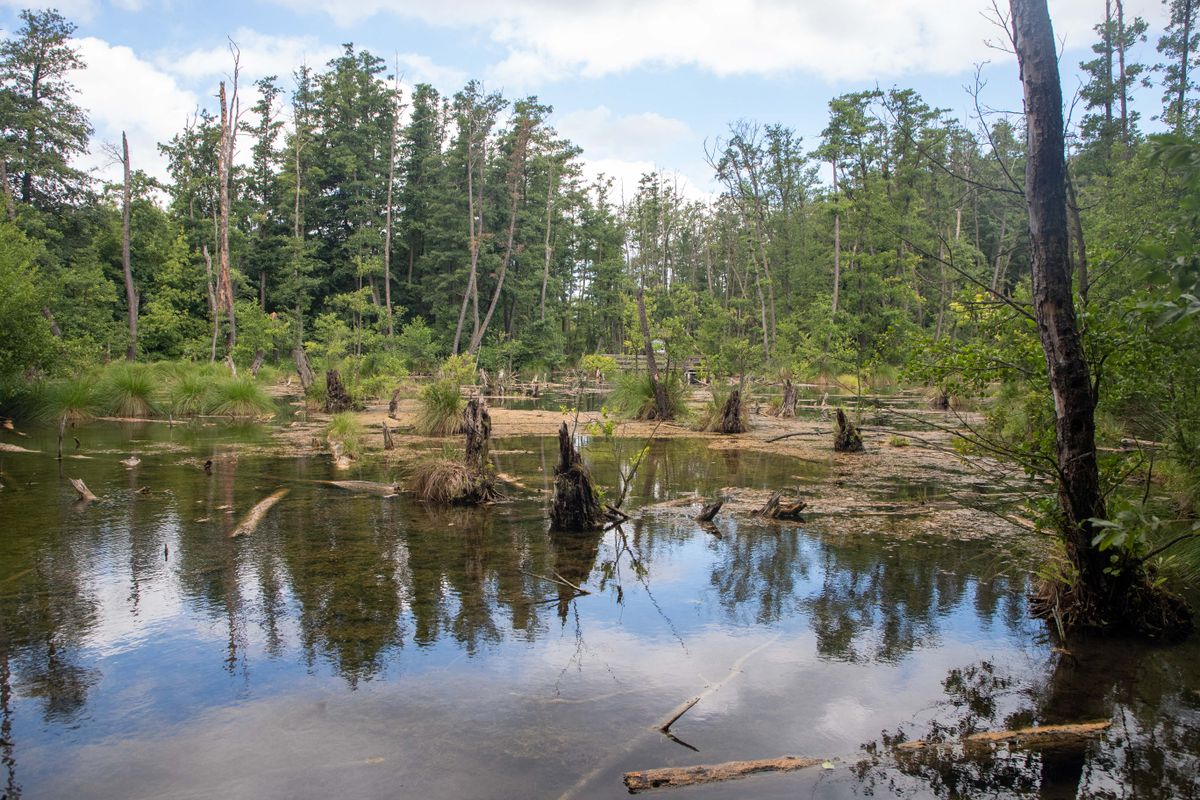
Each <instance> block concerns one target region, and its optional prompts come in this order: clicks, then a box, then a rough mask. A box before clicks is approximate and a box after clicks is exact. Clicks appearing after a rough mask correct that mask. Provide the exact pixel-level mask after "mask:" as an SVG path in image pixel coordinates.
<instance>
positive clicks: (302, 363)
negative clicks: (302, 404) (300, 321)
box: [292, 345, 316, 392]
mask: <svg viewBox="0 0 1200 800" xmlns="http://www.w3.org/2000/svg"><path fill="white" fill-rule="evenodd" d="M292 360H293V361H295V362H296V372H297V373H299V375H300V388H301V389H303V390H304V391H305V392H307V391H308V390H309V389H311V388H312V385H313V384H314V383H315V382H316V377H315V376H314V375H313V371H312V367H310V366H309V365H308V355H307V354H306V353H305V352H304V347H302V346H300V345H297V346H296V347H295V348H294V349H293V350H292Z"/></svg>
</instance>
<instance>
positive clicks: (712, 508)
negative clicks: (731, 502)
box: [696, 498, 725, 522]
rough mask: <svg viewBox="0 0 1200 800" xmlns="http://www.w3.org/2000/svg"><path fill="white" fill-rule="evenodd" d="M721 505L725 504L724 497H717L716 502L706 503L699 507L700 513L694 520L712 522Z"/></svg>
mask: <svg viewBox="0 0 1200 800" xmlns="http://www.w3.org/2000/svg"><path fill="white" fill-rule="evenodd" d="M723 505H725V500H724V498H718V499H717V501H716V502H714V503H708V504H706V505H705V506H704V507H703V508H701V509H700V514H699V515H698V516H697V517H696V522H712V521H713V519H714V518H715V517H716V516H717V514H718V512H720V510H721V506H723Z"/></svg>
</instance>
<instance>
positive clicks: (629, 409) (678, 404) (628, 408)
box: [608, 372, 687, 419]
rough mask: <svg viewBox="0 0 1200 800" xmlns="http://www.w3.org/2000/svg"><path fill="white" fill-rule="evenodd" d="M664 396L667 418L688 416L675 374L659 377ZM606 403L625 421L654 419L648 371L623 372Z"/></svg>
mask: <svg viewBox="0 0 1200 800" xmlns="http://www.w3.org/2000/svg"><path fill="white" fill-rule="evenodd" d="M662 384H663V388H664V389H665V390H666V394H667V415H666V416H667V418H668V419H678V418H680V417H683V416H686V413H687V402H686V401H687V390H686V388H685V387H684V385H683V380H682V379H681V378H680V377H679V375H678V374H677V373H674V372H671V373H667V374H665V375H663V376H662ZM608 404H609V405H610V406H611V407H612V408H613V410H615V411H616V412H617V414H618V415H620V416H622V417H626V418H628V419H655V417H656V411H657V410H656V408H655V405H654V384H653V383H652V382H651V381H650V374H649V373H648V372H622V373H620V374H619V375H617V378H616V380H615V381H614V383H613V390H612V393H611V394H610V395H609V396H608Z"/></svg>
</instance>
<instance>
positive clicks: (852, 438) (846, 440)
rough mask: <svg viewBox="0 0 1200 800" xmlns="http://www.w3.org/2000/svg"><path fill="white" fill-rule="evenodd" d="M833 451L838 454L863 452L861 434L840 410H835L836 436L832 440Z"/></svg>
mask: <svg viewBox="0 0 1200 800" xmlns="http://www.w3.org/2000/svg"><path fill="white" fill-rule="evenodd" d="M833 449H834V450H836V451H837V452H839V453H861V452H862V450H863V441H862V434H861V433H859V432H858V428H856V427H854V423H853V422H851V421H850V420H849V419H847V418H846V412H844V411H842V410H841V409H840V408H839V409H838V410H837V434H836V435H835V436H834V439H833Z"/></svg>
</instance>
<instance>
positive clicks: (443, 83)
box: [0, 0, 1164, 195]
mask: <svg viewBox="0 0 1200 800" xmlns="http://www.w3.org/2000/svg"><path fill="white" fill-rule="evenodd" d="M0 5H2V6H3V8H2V9H0V24H2V25H3V27H4V29H5V31H6V33H7V32H11V31H13V30H15V28H16V27H17V25H18V24H19V21H18V19H17V13H18V10H19V9H20V8H21V7H24V6H27V5H30V3H28V2H19V1H18V2H10V0H0ZM48 5H55V6H57V7H58V8H59V9H60V10H61V11H62V12H63V13H64V14H65V15H66V16H67V17H68V18H69V19H71V20H73V21H74V22H75V23H76V24H77V25H78V30H77V31H76V37H77V44H78V46H79V48H80V50H81V51H82V53H83V55H84V57H85V59H86V60H87V62H88V65H89V68H88V70H87V71H86V72H85V73H83V74H80V75H77V76H76V81H75V82H76V84H77V85H78V86H79V89H80V102H81V103H82V105H84V106H85V107H86V108H88V109H89V110H90V111H91V112H92V120H93V124H94V125H95V127H96V134H97V135H96V140H97V142H96V144H95V145H94V146H93V151H94V153H93V155H92V156H90V157H89V158H88V159H86V161H85V165H86V166H88V167H89V168H94V169H96V170H97V171H98V173H99V174H101V175H102V176H108V175H111V174H114V172H113V169H114V168H113V166H112V165H109V164H106V163H105V157H104V156H103V155H102V153H101V147H100V146H99V145H100V143H101V142H104V141H115V140H117V139H119V137H120V132H121V130H127V131H128V132H129V137H130V146H131V150H132V153H131V155H132V159H133V160H134V163H135V166H136V165H137V164H139V163H140V164H141V165H142V167H143V168H145V169H147V170H148V171H150V172H152V173H155V174H159V175H161V174H162V167H163V165H162V161H161V158H160V157H159V156H158V154H157V152H156V151H155V147H154V145H155V143H156V142H158V141H160V140H163V139H166V138H169V137H170V135H171V134H172V133H174V132H175V131H177V130H179V129H180V128H181V127H182V126H183V124H184V122H185V120H186V118H187V116H188V114H189V113H190V112H191V111H193V110H194V109H195V108H196V107H197V105H203V106H206V107H209V108H211V107H213V103H214V101H213V100H212V95H213V94H214V92H215V88H216V85H217V82H218V81H219V80H220V79H221V78H222V77H224V76H225V75H226V74H227V73H228V71H229V69H230V65H231V61H230V58H229V54H228V49H227V37H232V38H233V39H234V40H235V41H237V43H238V45H239V47H240V48H241V51H242V70H243V77H244V79H245V82H246V84H247V85H248V83H249V81H251V80H253V79H254V78H256V77H259V76H261V75H265V74H280V76H281V77H286V76H288V75H289V73H290V72H291V70H292V69H294V68H295V66H297V65H298V64H299V63H300V61H301V59H305V60H307V61H308V63H309V64H310V65H315V66H319V65H321V64H323V63H324V62H325V61H326V60H327V59H328V58H330V57H331V56H333V55H334V54H335V53H336V52H337V51H338V49H339V47H340V45H341V44H342V43H344V42H353V43H355V45H357V46H360V47H366V48H368V49H370V50H372V51H373V52H374V53H376V54H377V55H379V56H381V57H382V58H384V59H385V60H387V61H389V62H392V61H394V60H398V61H399V63H400V69H401V72H402V74H403V75H404V77H405V79H406V81H407V82H409V83H412V82H416V81H425V82H429V83H432V84H434V85H435V86H436V87H437V88H438V89H439V90H441V91H443V92H446V93H453V92H454V91H455V90H457V89H458V88H460V87H461V85H462V83H463V82H464V81H465V80H466V79H468V78H480V79H482V80H484V81H485V83H486V85H487V87H488V88H490V89H500V90H503V91H504V93H505V94H506V96H508V97H510V98H513V97H517V96H523V95H527V94H536V95H537V96H538V97H539V98H540V99H541V100H542V101H543V102H545V103H548V104H550V105H552V106H553V107H554V109H555V116H554V119H553V123H554V124H555V125H556V127H557V128H558V129H559V131H560V132H561V133H563V134H564V135H566V136H568V137H569V138H571V139H572V140H573V141H575V142H576V143H577V144H579V145H581V146H582V147H583V148H584V156H585V158H586V160H587V162H588V164H589V169H590V170H591V171H593V172H595V171H605V172H607V173H609V174H612V175H614V176H616V177H618V178H619V179H621V180H623V181H624V182H625V185H626V187H627V188H629V189H631V188H632V184H633V183H634V182H636V179H637V176H638V174H640V173H641V172H642V171H645V170H648V169H651V168H657V169H659V170H661V171H665V172H676V173H678V174H679V176H680V180H681V183H682V185H683V186H684V187H685V188H686V190H688V191H690V192H693V193H695V194H697V195H703V194H705V193H707V192H709V191H711V189H712V185H711V183H710V178H709V175H708V170H707V168H706V167H705V165H704V145H705V142H706V141H711V140H712V139H713V138H715V137H717V136H720V135H721V134H722V132H723V131H725V130H726V128H727V126H728V124H729V123H730V122H732V121H735V120H738V119H742V118H745V119H752V120H757V121H760V122H764V123H765V122H781V123H784V124H786V125H789V126H791V127H793V128H795V129H796V130H797V132H798V133H799V134H800V135H802V136H803V137H804V140H805V142H806V143H807V144H809V145H810V146H811V145H815V144H816V143H817V141H818V139H819V135H820V131H821V130H822V128H823V127H824V126H825V121H826V113H827V103H828V100H829V99H830V98H831V97H833V96H835V95H837V94H840V93H842V92H847V91H856V90H859V89H864V88H871V87H874V86H876V85H878V86H881V87H882V88H889V87H891V86H903V87H911V88H914V89H916V90H917V91H918V92H920V93H921V94H922V95H923V96H924V97H925V99H926V100H927V101H928V102H930V103H931V104H933V105H935V106H938V107H943V108H947V109H950V110H951V111H953V112H955V113H956V114H957V115H958V116H960V117H961V118H963V119H964V120H967V121H968V124H973V123H971V122H970V120H969V119H968V117H969V114H970V113H971V101H970V98H969V97H968V96H967V94H966V92H965V91H964V86H965V85H967V84H970V83H972V82H973V76H974V65H975V64H978V63H982V62H990V63H989V64H988V65H987V66H986V67H985V69H984V74H985V77H986V78H987V80H988V86H987V88H986V90H985V95H984V96H985V99H986V101H987V102H988V104H989V105H991V106H994V107H998V108H1012V109H1019V108H1020V87H1019V85H1018V83H1017V76H1016V67H1015V63H1014V62H1013V60H1012V58H1011V56H1009V55H1007V54H1005V53H1002V52H998V51H996V50H994V49H991V48H989V47H988V46H987V44H986V42H987V40H989V39H992V40H995V39H996V38H997V37H999V36H1000V35H1001V32H1000V31H999V30H997V29H996V28H995V27H993V26H992V25H991V24H990V23H989V22H988V21H987V20H986V19H985V13H984V12H986V11H987V9H988V8H989V6H990V0H818V1H814V0H593V1H592V2H563V1H562V0H498V1H494V0H439V1H438V2H428V1H426V2H421V1H420V0H357V1H356V0H268V1H266V2H263V1H261V0H244V2H238V3H233V2H226V1H225V0H217V1H216V2H195V1H194V0H116V2H107V1H105V0H61V2H58V3H51V4H48ZM1000 5H1001V6H1002V7H1005V6H1006V3H1005V2H1001V3H1000ZM1125 5H1126V15H1127V16H1130V17H1131V16H1134V15H1141V16H1143V17H1145V18H1146V19H1147V20H1149V21H1150V23H1151V28H1152V30H1151V38H1150V41H1149V42H1147V43H1146V44H1145V45H1142V46H1141V48H1140V50H1141V52H1140V53H1139V54H1135V55H1136V56H1138V57H1139V58H1140V60H1142V61H1144V62H1149V63H1153V62H1154V61H1155V60H1157V59H1156V55H1157V54H1156V53H1155V51H1154V42H1155V40H1156V38H1157V31H1158V29H1159V28H1160V27H1161V25H1162V22H1163V18H1164V10H1163V7H1162V3H1161V2H1159V0H1126V3H1125ZM1050 12H1051V16H1052V18H1053V21H1054V24H1055V31H1056V34H1057V35H1058V36H1059V38H1060V40H1062V42H1063V46H1064V52H1063V62H1062V63H1063V73H1064V92H1065V93H1066V94H1067V95H1068V96H1069V95H1070V94H1071V93H1072V92H1073V91H1074V89H1075V88H1076V87H1077V85H1078V78H1077V74H1078V69H1077V65H1078V63H1079V61H1080V60H1081V59H1083V58H1085V57H1089V55H1090V54H1089V52H1088V47H1089V46H1090V44H1091V42H1092V41H1093V39H1094V34H1093V33H1092V30H1091V28H1092V26H1093V25H1094V24H1096V23H1097V22H1099V21H1100V20H1101V19H1102V18H1103V14H1104V0H1051V2H1050ZM245 105H246V106H249V105H250V102H249V101H247V102H246V104H245ZM1135 105H1136V107H1138V108H1139V109H1140V110H1141V111H1142V114H1143V117H1144V118H1145V119H1147V120H1148V119H1149V118H1150V117H1151V116H1152V115H1153V114H1154V113H1155V112H1156V111H1157V107H1158V102H1157V92H1149V93H1143V96H1139V97H1138V98H1137V103H1136V104H1135Z"/></svg>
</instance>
